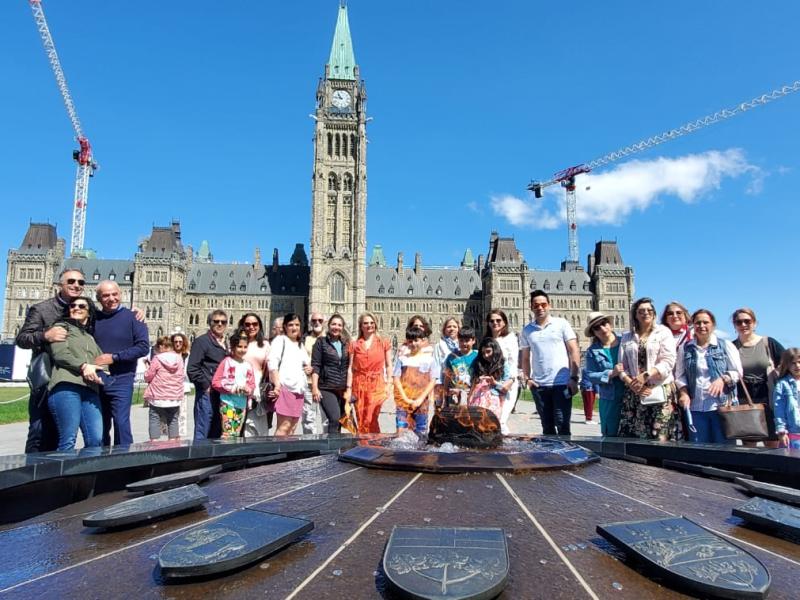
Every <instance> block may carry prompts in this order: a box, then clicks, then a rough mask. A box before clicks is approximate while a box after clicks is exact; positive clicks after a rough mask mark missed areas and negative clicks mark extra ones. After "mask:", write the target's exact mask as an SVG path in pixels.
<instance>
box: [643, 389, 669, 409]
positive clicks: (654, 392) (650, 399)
mask: <svg viewBox="0 0 800 600" xmlns="http://www.w3.org/2000/svg"><path fill="white" fill-rule="evenodd" d="M666 401H667V394H666V392H665V391H664V386H663V385H657V386H655V387H653V388H651V389H650V395H649V396H644V397H642V396H639V402H640V403H641V404H642V405H644V406H650V405H652V404H664V403H665V402H666Z"/></svg>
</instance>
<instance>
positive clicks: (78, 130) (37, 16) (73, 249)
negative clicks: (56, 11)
mask: <svg viewBox="0 0 800 600" xmlns="http://www.w3.org/2000/svg"><path fill="white" fill-rule="evenodd" d="M30 5H31V10H32V11H33V18H34V20H35V21H36V28H37V29H38V30H39V35H41V37H42V43H43V44H44V50H45V52H46V53H47V58H48V60H49V61H50V66H51V67H52V68H53V74H54V75H55V76H56V84H57V85H58V90H59V91H60V92H61V98H62V99H63V100H64V106H66V108H67V114H68V115H69V120H70V121H71V122H72V129H73V130H74V131H75V139H76V140H77V142H78V149H77V150H73V152H72V158H73V160H74V161H75V162H77V163H78V172H77V173H76V175H75V200H74V203H73V205H72V235H71V239H70V246H69V250H70V254H75V253H77V252H80V250H81V249H83V240H84V232H85V230H86V207H87V205H88V200H89V177H92V176H94V171H95V169H97V163H96V162H95V161H94V157H93V155H92V145H91V144H90V143H89V139H88V138H87V137H86V136H85V135H84V134H83V127H81V121H80V119H79V118H78V112H77V110H75V103H74V102H73V101H72V95H71V94H70V93H69V87H67V78H66V77H65V76H64V70H63V69H62V68H61V61H59V59H58V53H57V52H56V47H55V44H54V43H53V36H52V35H50V28H49V27H48V26H47V19H45V16H44V10H43V9H42V0H30Z"/></svg>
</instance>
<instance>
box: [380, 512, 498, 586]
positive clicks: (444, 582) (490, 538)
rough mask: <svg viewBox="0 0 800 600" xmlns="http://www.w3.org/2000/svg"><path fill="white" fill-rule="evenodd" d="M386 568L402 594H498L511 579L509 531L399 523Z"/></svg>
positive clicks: (390, 581) (392, 537) (385, 560)
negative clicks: (508, 545) (417, 525)
mask: <svg viewBox="0 0 800 600" xmlns="http://www.w3.org/2000/svg"><path fill="white" fill-rule="evenodd" d="M383 570H384V572H385V573H386V577H387V579H388V581H389V583H390V584H391V586H392V587H393V588H395V591H397V592H399V593H400V594H401V595H402V596H403V597H408V598H426V599H442V600H444V599H447V600H456V599H458V600H461V599H464V600H466V599H488V598H494V597H495V596H497V595H498V594H499V593H500V592H501V591H502V590H503V588H504V587H505V585H506V581H507V579H508V547H507V545H506V535H505V531H504V530H503V529H500V528H494V527H487V528H480V527H403V526H397V527H395V528H394V529H393V530H392V535H391V537H390V538H389V543H388V544H387V546H386V551H385V552H384V555H383Z"/></svg>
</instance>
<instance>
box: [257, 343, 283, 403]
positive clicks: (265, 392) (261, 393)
mask: <svg viewBox="0 0 800 600" xmlns="http://www.w3.org/2000/svg"><path fill="white" fill-rule="evenodd" d="M285 350H286V342H285V341H284V342H283V348H281V356H280V358H279V359H278V370H279V371H280V368H281V363H282V362H283V353H284V351H285ZM274 391H275V384H274V383H272V381H270V379H269V367H267V370H266V372H265V373H264V375H263V376H262V377H261V381H260V382H259V384H258V397H259V399H260V401H261V402H264V406H266V407H268V408H271V407H273V406H274V404H275V399H274V398H270V393H271V392H274Z"/></svg>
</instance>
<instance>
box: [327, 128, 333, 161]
mask: <svg viewBox="0 0 800 600" xmlns="http://www.w3.org/2000/svg"><path fill="white" fill-rule="evenodd" d="M328 156H333V134H332V133H329V134H328Z"/></svg>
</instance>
